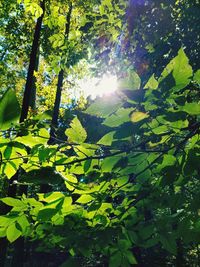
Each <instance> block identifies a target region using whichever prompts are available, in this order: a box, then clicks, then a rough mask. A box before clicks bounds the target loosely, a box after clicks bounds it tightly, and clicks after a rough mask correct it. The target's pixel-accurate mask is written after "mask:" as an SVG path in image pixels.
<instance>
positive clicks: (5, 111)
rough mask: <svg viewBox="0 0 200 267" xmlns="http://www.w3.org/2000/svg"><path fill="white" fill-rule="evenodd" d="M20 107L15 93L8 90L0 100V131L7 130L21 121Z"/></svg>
mask: <svg viewBox="0 0 200 267" xmlns="http://www.w3.org/2000/svg"><path fill="white" fill-rule="evenodd" d="M20 112H21V110H20V106H19V103H18V101H17V98H16V95H15V92H14V91H13V90H11V89H9V90H7V91H6V92H5V94H4V95H3V97H2V98H1V100H0V129H1V130H7V129H9V128H10V127H11V126H12V124H13V123H16V122H18V121H19V117H20Z"/></svg>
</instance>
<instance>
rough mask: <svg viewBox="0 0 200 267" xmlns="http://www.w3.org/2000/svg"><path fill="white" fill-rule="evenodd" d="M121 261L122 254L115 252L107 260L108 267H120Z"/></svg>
mask: <svg viewBox="0 0 200 267" xmlns="http://www.w3.org/2000/svg"><path fill="white" fill-rule="evenodd" d="M121 261H122V254H121V252H119V251H118V252H116V253H114V254H112V255H111V257H110V259H109V267H120V266H121Z"/></svg>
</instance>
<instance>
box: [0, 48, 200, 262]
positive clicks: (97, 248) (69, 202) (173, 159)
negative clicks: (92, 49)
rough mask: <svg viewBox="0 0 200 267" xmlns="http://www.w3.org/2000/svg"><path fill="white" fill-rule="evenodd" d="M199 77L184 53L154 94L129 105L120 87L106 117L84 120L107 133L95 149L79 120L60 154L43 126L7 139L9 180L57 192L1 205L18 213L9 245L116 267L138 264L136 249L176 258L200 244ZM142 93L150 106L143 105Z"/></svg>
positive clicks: (10, 221)
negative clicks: (34, 245) (20, 242)
mask: <svg viewBox="0 0 200 267" xmlns="http://www.w3.org/2000/svg"><path fill="white" fill-rule="evenodd" d="M182 61H183V62H184V65H181V66H180V65H178V63H176V62H182ZM177 65H178V66H177ZM177 68H178V71H177ZM187 70H188V71H187ZM186 72H187V73H186ZM192 77H193V74H192V72H191V67H190V66H189V63H188V61H187V57H186V55H185V53H184V51H183V50H182V49H181V50H180V51H179V53H178V55H177V57H176V58H174V59H173V60H172V61H171V62H170V63H169V65H167V67H166V68H165V69H164V71H163V73H162V75H161V77H160V78H159V79H158V81H157V88H154V86H152V87H151V84H152V83H151V82H150V81H151V80H152V78H151V80H150V81H149V82H148V84H147V86H146V89H137V90H135V88H133V89H134V91H132V95H131V98H130V97H129V94H126V93H127V91H124V90H123V88H122V89H121V90H120V91H119V92H117V95H118V97H117V96H116V98H115V100H113V101H115V103H114V104H113V105H109V103H108V106H107V107H106V106H105V107H106V108H104V107H103V106H102V108H103V111H104V112H103V113H101V109H100V108H101V106H99V102H98V101H99V100H95V102H94V103H93V104H92V105H91V106H90V107H89V108H88V109H87V110H86V112H87V113H91V114H92V115H93V116H94V115H96V112H98V110H99V111H100V113H99V115H100V116H101V117H103V122H102V123H103V124H105V125H107V126H109V132H108V133H107V134H106V135H105V136H102V138H101V140H100V141H99V142H97V143H91V142H90V140H88V139H86V138H87V133H86V131H87V129H84V128H83V126H82V125H81V123H80V121H79V119H78V118H77V117H75V118H74V119H73V120H72V122H71V124H70V127H69V128H68V129H66V131H65V134H66V136H67V137H68V141H64V142H62V143H60V144H59V146H56V145H47V140H48V138H49V135H48V132H47V130H46V129H45V128H44V127H45V126H44V122H43V121H40V120H37V121H35V122H34V124H35V125H34V126H33V122H31V123H30V126H29V127H26V129H25V130H23V125H21V126H20V128H21V130H20V128H18V129H17V128H16V130H15V131H16V132H13V133H12V135H11V134H10V137H9V139H8V138H5V136H4V134H3V135H2V139H1V173H2V178H3V177H5V178H6V177H7V178H8V179H10V178H11V176H13V175H14V173H15V172H17V170H18V169H19V168H20V169H21V171H20V172H21V174H20V176H19V177H20V179H19V181H18V182H17V183H19V184H20V183H22V184H24V183H27V184H29V185H34V184H44V183H46V182H47V183H50V184H52V185H53V188H55V190H54V191H52V192H49V193H36V194H35V196H31V195H32V194H28V195H27V196H26V195H23V196H22V197H20V198H12V197H4V198H2V199H1V201H2V202H3V203H5V204H6V205H8V206H10V207H11V210H10V212H9V213H7V214H6V215H2V216H0V226H1V237H4V236H6V237H7V239H8V240H9V241H10V242H14V241H15V240H16V239H17V238H19V237H20V236H24V237H25V238H26V240H27V241H28V240H29V241H32V242H34V241H36V240H38V241H40V242H39V247H38V249H41V250H46V251H49V250H52V249H56V250H63V249H65V251H68V252H69V254H70V255H71V256H73V257H78V256H82V257H89V256H90V255H91V254H94V253H98V254H103V255H104V256H106V257H109V258H110V259H109V266H130V265H131V264H136V259H135V256H134V255H133V254H132V248H133V247H135V246H137V247H141V248H145V249H147V248H151V247H154V246H156V245H159V244H161V245H162V247H163V248H164V249H165V250H166V251H168V252H169V253H171V254H173V255H176V253H177V245H176V242H177V240H179V239H181V240H182V242H183V243H184V244H190V243H191V242H196V244H198V242H199V239H198V235H196V233H198V231H199V226H198V225H199V218H198V217H199V215H198V209H199V205H198V202H197V201H196V200H197V198H198V194H199V189H198V188H199V181H198V172H199V167H198V159H199V153H198V150H199V120H198V118H199V117H198V116H199V115H200V110H199V108H198V107H199V106H198V104H197V96H198V90H199V84H198V83H197V82H196V80H195V79H193V78H192ZM194 77H196V75H194ZM186 78H187V82H182V83H181V84H180V82H179V81H180V80H181V81H185V79H186ZM154 83H155V82H154ZM154 83H153V85H154ZM129 90H130V91H131V90H132V89H131V88H129ZM191 90H192V91H191ZM134 93H137V94H142V95H143V100H142V101H140V102H137V101H135V100H134ZM119 96H120V97H119ZM5 97H6V96H4V97H3V99H5ZM3 99H2V101H3ZM113 99H114V98H113ZM8 105H9V103H8ZM95 107H96V108H95ZM94 110H95V113H94ZM105 111H106V112H105ZM3 119H4V120H5V123H6V122H7V117H6V116H5V117H3ZM12 122H13V123H15V118H13V121H12ZM2 123H4V121H3V122H2ZM87 127H90V125H87ZM87 127H86V128H87ZM13 130H14V129H13ZM19 130H20V131H21V134H20V136H18V134H17V132H19ZM2 133H3V132H2ZM4 133H5V134H6V131H5V132H4ZM86 141H87V142H86ZM5 178H4V179H5ZM56 188H60V189H61V188H62V190H61V191H60V190H59V191H56ZM148 212H150V213H151V215H150V217H148ZM195 236H196V237H195ZM83 244H84V245H83ZM68 261H71V260H68ZM63 266H70V265H69V264H68V263H67V262H66V264H65V265H63Z"/></svg>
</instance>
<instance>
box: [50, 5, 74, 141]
mask: <svg viewBox="0 0 200 267" xmlns="http://www.w3.org/2000/svg"><path fill="white" fill-rule="evenodd" d="M71 13H72V3H70V5H69V11H68V14H67V23H66V29H65V36H66V39H67V40H68V37H69V31H70V19H71ZM63 79H64V70H63V68H62V69H61V70H60V72H59V74H58V83H57V90H56V98H55V102H54V109H53V116H52V121H51V129H50V139H49V142H48V143H49V144H52V143H54V141H55V137H56V127H57V126H58V117H59V108H60V102H61V95H62V87H63Z"/></svg>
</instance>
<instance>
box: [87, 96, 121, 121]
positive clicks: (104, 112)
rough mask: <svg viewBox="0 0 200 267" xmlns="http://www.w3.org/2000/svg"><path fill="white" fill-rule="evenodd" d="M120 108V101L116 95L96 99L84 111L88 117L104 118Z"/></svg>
mask: <svg viewBox="0 0 200 267" xmlns="http://www.w3.org/2000/svg"><path fill="white" fill-rule="evenodd" d="M121 106H122V100H121V98H119V97H118V96H116V95H113V96H110V97H104V98H98V99H96V100H95V101H94V102H93V103H92V104H91V105H90V106H89V107H88V108H87V109H86V111H85V113H88V114H90V115H94V116H97V117H102V118H106V117H107V116H109V115H110V114H112V113H113V112H115V111H116V110H118V109H119V108H120V107H121Z"/></svg>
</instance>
